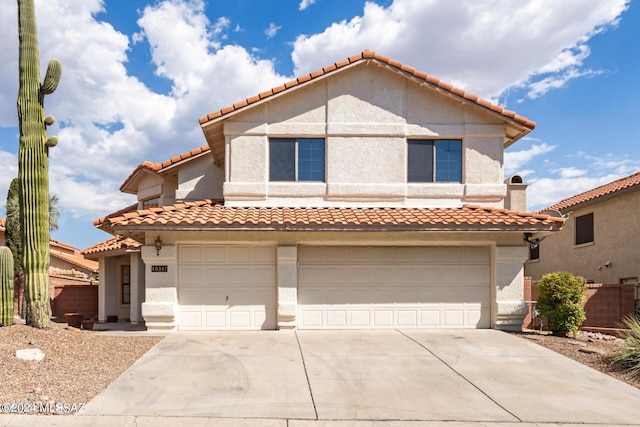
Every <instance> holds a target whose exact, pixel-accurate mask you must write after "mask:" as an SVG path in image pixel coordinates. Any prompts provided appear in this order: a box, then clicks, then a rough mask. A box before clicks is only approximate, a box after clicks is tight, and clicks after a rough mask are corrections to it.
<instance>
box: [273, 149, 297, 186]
mask: <svg viewBox="0 0 640 427" xmlns="http://www.w3.org/2000/svg"><path fill="white" fill-rule="evenodd" d="M295 159H296V140H295V139H272V140H271V141H270V144H269V173H270V179H271V181H295V180H296V160H295Z"/></svg>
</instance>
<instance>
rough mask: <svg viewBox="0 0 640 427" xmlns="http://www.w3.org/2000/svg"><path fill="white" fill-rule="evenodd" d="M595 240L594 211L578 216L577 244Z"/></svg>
mask: <svg viewBox="0 0 640 427" xmlns="http://www.w3.org/2000/svg"><path fill="white" fill-rule="evenodd" d="M591 242H593V212H592V213H590V214H586V215H581V216H578V217H576V245H581V244H583V243H591Z"/></svg>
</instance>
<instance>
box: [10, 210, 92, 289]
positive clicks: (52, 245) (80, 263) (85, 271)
mask: <svg viewBox="0 0 640 427" xmlns="http://www.w3.org/2000/svg"><path fill="white" fill-rule="evenodd" d="M5 231H6V225H5V219H4V218H0V246H4V245H6V244H7V243H6V239H5ZM49 254H50V257H49V276H50V277H53V276H69V277H73V278H78V279H81V280H82V281H84V282H86V283H88V284H91V283H92V282H93V281H94V280H95V279H97V277H98V263H97V262H96V261H94V260H90V259H87V258H85V257H84V255H82V253H81V252H80V249H78V248H76V247H73V246H71V245H68V244H66V243H63V242H61V241H59V240H56V239H49Z"/></svg>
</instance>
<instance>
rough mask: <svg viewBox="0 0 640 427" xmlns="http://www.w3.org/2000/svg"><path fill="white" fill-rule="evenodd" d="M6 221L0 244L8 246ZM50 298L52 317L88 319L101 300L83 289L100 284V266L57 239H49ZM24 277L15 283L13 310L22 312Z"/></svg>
mask: <svg viewBox="0 0 640 427" xmlns="http://www.w3.org/2000/svg"><path fill="white" fill-rule="evenodd" d="M5 231H6V226H5V220H4V218H0V244H2V245H6V239H5ZM49 254H50V256H49V285H50V290H49V297H50V299H51V314H52V316H54V317H58V318H64V313H65V312H71V311H81V312H83V313H85V314H87V316H93V315H95V314H97V313H96V309H97V305H98V299H97V292H95V290H91V289H82V288H86V287H91V285H97V284H98V283H97V282H98V263H97V262H96V261H93V260H90V259H86V258H85V257H84V256H83V255H82V254H81V253H80V249H78V248H76V247H73V246H71V245H68V244H66V243H63V242H61V241H59V240H56V239H49ZM22 281H23V277H22V276H18V278H17V279H16V281H15V297H14V311H15V312H16V313H18V312H20V311H21V307H22V298H23V296H24V292H23V290H22V285H23V282H22Z"/></svg>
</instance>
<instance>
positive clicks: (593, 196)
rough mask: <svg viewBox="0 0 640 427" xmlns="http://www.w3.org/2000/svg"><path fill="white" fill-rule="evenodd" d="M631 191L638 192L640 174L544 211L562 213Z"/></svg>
mask: <svg viewBox="0 0 640 427" xmlns="http://www.w3.org/2000/svg"><path fill="white" fill-rule="evenodd" d="M631 189H633V190H640V172H636V173H634V174H633V175H629V176H627V177H624V178H620V179H618V180H616V181H613V182H610V183H608V184H605V185H601V186H600V187H597V188H594V189H593V190H589V191H585V192H584V193H580V194H578V195H576V196H572V197H569V198H567V199H564V200H562V201H560V202H558V203H556V204H555V205H551V206H549V207H548V208H546V209H544V210H547V209H555V210H559V211H562V210H565V209H568V208H572V207H574V206H577V205H580V204H583V203H586V202H589V201H595V200H597V199H599V198H601V197H604V196H608V195H613V194H615V193H618V192H620V191H623V190H631Z"/></svg>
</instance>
